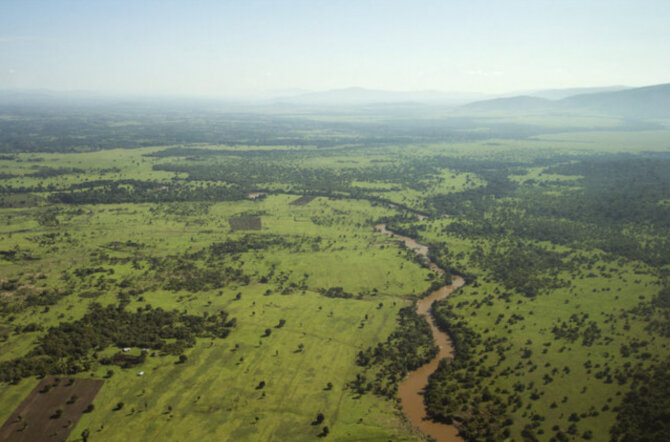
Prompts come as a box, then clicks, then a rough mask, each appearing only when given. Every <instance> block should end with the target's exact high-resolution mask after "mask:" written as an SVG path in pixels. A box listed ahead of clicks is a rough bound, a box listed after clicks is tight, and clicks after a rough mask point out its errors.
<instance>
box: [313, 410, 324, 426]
mask: <svg viewBox="0 0 670 442" xmlns="http://www.w3.org/2000/svg"><path fill="white" fill-rule="evenodd" d="M325 418H326V417H325V416H324V415H323V413H319V414H317V415H316V419H314V422H312V425H320V424H321V423H322V422H323V421H324V419H325Z"/></svg>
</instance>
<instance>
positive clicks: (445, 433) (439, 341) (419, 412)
mask: <svg viewBox="0 0 670 442" xmlns="http://www.w3.org/2000/svg"><path fill="white" fill-rule="evenodd" d="M375 229H376V230H378V231H380V232H381V233H383V234H384V235H386V236H389V237H391V238H395V239H399V240H402V241H403V242H404V243H405V246H406V247H407V248H409V249H412V250H413V251H414V253H416V254H417V255H421V256H423V257H424V258H425V259H426V260H428V259H429V258H428V247H427V246H425V245H423V244H419V243H418V242H416V241H415V240H414V239H412V238H409V237H407V236H402V235H398V234H396V233H394V232H392V231H390V230H388V229H387V228H386V224H377V225H376V226H375ZM429 265H430V269H431V270H433V271H434V272H437V273H439V274H444V270H442V269H441V268H439V267H438V266H437V265H435V263H433V262H429ZM464 284H465V281H464V280H463V278H461V277H460V276H454V277H453V278H452V282H451V284H450V285H445V286H443V287H440V288H439V289H437V290H435V291H434V292H432V293H431V294H430V295H428V296H426V297H425V298H422V299H420V300H419V301H418V302H417V305H416V312H417V313H418V314H420V315H423V316H426V319H427V320H428V324H430V329H431V331H432V332H433V339H434V340H435V344H436V345H437V346H438V347H439V349H440V350H439V352H438V354H437V356H435V357H434V358H433V359H432V360H431V361H430V362H428V363H427V364H425V365H423V366H421V367H419V368H418V369H416V370H414V371H412V372H410V373H408V374H407V376H406V377H405V379H403V381H402V382H401V383H400V385H399V386H398V397H399V398H400V404H401V406H402V411H403V413H405V416H407V418H408V419H409V420H410V422H412V425H414V426H415V427H416V428H417V429H418V430H419V431H421V432H422V433H423V434H426V435H429V436H431V437H433V438H434V439H435V440H437V441H438V442H462V441H463V439H461V438H460V437H459V436H458V430H457V429H456V427H454V426H453V425H446V424H442V423H439V422H434V421H432V420H431V419H429V418H428V417H427V415H426V406H425V404H424V403H423V392H424V390H425V388H426V386H427V385H428V377H429V376H430V375H431V374H433V373H434V372H435V370H436V369H437V366H438V364H439V363H440V360H442V359H443V358H451V357H453V351H454V349H453V346H452V344H451V339H450V338H449V335H448V334H447V333H444V332H443V331H441V330H440V329H439V328H437V325H435V320H434V318H433V317H432V316H430V317H428V313H430V308H431V306H432V304H433V302H435V301H439V300H441V299H444V298H446V297H447V296H449V294H451V293H452V292H453V291H455V290H457V289H458V288H459V287H462V286H463V285H464Z"/></svg>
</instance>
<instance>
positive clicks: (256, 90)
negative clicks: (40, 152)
mask: <svg viewBox="0 0 670 442" xmlns="http://www.w3.org/2000/svg"><path fill="white" fill-rule="evenodd" d="M669 24H670V1H668V0H634V1H632V0H631V1H629V0H579V1H575V0H489V1H483V0H441V1H422V0H413V1H396V0H387V1H371V0H351V1H344V0H327V1H322V0H305V1H298V0H285V1H279V0H277V1H259V0H231V1H227V0H222V1H221V0H220V1H204V0H202V1H199V0H190V1H171V0H159V1H158V0H156V1H153V0H151V1H148V0H147V1H142V0H115V1H112V0H95V1H90V0H80V1H65V0H48V1H31V0H0V89H49V90H58V91H92V92H102V93H111V94H116V93H122V94H143V95H173V96H180V95H188V96H199V97H203V96H211V97H242V96H256V95H261V94H267V93H278V94H282V93H292V92H294V91H297V90H305V91H319V90H329V89H338V88H347V87H354V86H355V87H364V88H370V89H383V90H396V91H417V90H439V91H444V92H481V93H486V94H500V93H509V92H513V91H518V90H534V89H551V88H571V87H585V86H609V85H629V86H643V85H651V84H659V83H668V82H670V55H669V54H670V25H669Z"/></svg>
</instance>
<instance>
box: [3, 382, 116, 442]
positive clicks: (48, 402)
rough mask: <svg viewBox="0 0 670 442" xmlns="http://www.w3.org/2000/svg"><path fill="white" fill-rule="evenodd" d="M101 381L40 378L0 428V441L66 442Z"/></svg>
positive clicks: (98, 388)
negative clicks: (60, 441)
mask: <svg viewBox="0 0 670 442" xmlns="http://www.w3.org/2000/svg"><path fill="white" fill-rule="evenodd" d="M103 382H104V381H102V380H94V379H75V378H67V377H62V378H57V377H53V376H50V377H47V378H45V379H42V380H41V381H40V383H39V384H37V387H35V388H34V389H33V391H31V392H30V394H28V396H26V398H25V399H24V400H23V402H21V405H19V406H18V407H17V408H16V410H14V412H13V413H12V415H11V416H9V418H8V419H7V420H6V421H5V423H4V424H3V425H2V427H0V441H2V442H4V441H7V442H9V441H12V442H23V441H25V442H43V441H44V442H47V441H55V440H66V439H67V437H68V435H69V434H70V432H71V431H72V429H73V428H74V427H75V426H76V425H77V421H78V420H79V418H80V417H81V415H82V413H83V412H84V410H86V408H87V407H88V406H89V405H90V404H91V403H92V402H93V399H94V398H95V396H96V395H97V394H98V391H100V388H101V387H102V384H103ZM58 410H60V411H58Z"/></svg>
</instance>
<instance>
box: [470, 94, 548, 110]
mask: <svg viewBox="0 0 670 442" xmlns="http://www.w3.org/2000/svg"><path fill="white" fill-rule="evenodd" d="M553 105H554V102H553V101H551V100H547V99H545V98H539V97H529V96H527V95H521V96H517V97H507V98H494V99H492V100H484V101H475V102H474V103H469V104H466V105H464V106H461V107H460V109H461V110H463V111H466V112H514V113H517V112H536V111H543V110H550V109H551V108H552V107H553Z"/></svg>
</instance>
